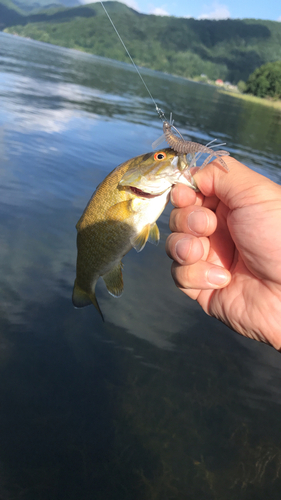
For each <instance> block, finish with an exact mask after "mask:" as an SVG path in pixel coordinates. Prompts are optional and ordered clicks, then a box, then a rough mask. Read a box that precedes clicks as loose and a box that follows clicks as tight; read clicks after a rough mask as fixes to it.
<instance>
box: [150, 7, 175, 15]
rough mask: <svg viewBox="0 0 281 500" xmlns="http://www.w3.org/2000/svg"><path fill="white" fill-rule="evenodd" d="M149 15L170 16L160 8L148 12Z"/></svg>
mask: <svg viewBox="0 0 281 500" xmlns="http://www.w3.org/2000/svg"><path fill="white" fill-rule="evenodd" d="M149 14H154V15H155V16H170V14H169V12H167V11H166V10H165V9H162V7H155V8H154V9H152V10H150V11H149Z"/></svg>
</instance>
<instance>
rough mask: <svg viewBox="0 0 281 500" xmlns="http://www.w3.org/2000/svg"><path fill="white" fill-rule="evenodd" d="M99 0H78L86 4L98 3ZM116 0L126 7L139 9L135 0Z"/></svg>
mask: <svg viewBox="0 0 281 500" xmlns="http://www.w3.org/2000/svg"><path fill="white" fill-rule="evenodd" d="M99 1H100V0H80V2H81V3H82V4H86V3H99ZM118 2H120V3H124V4H125V5H127V6H128V7H131V9H134V10H137V11H138V12H139V11H140V8H139V6H138V4H137V2H136V1H135V0H118ZM104 3H105V7H106V3H107V2H106V1H105V2H104Z"/></svg>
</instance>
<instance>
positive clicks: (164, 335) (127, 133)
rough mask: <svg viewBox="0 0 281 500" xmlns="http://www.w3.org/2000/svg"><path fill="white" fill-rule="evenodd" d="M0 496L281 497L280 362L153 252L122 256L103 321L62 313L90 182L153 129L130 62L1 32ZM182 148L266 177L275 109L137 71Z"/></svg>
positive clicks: (276, 143)
mask: <svg viewBox="0 0 281 500" xmlns="http://www.w3.org/2000/svg"><path fill="white" fill-rule="evenodd" d="M0 39H1V63H2V73H0V95H1V101H2V103H1V112H0V124H1V134H0V151H1V157H0V176H1V187H0V189H1V197H0V221H1V236H0V238H1V245H0V261H1V268H2V273H1V276H0V295H1V300H0V347H1V348H0V397H1V410H0V413H1V418H0V433H1V443H2V446H1V449H0V476H1V486H0V496H1V498H3V500H6V499H7V500H8V499H10V498H14V499H21V500H22V499H23V500H33V499H34V500H41V499H42V500H43V499H44V500H45V499H46V500H47V499H49V498H52V500H53V499H61V498H67V499H68V500H71V499H73V500H74V499H75V500H76V499H77V498H82V499H83V500H84V499H85V500H86V499H92V498H95V500H96V499H97V500H99V499H100V500H104V499H105V498H106V499H108V500H111V499H112V500H113V499H117V498H118V499H120V498H122V499H124V500H126V499H128V500H131V499H132V498H135V499H140V500H144V499H147V500H150V499H152V498H155V499H159V500H160V499H161V500H162V499H164V498H169V499H172V498H176V499H177V500H180V499H186V498H196V499H197V498H198V499H202V500H203V499H204V500H206V499H212V500H213V499H216V500H220V499H221V500H224V499H225V497H226V491H227V498H230V499H233V500H236V499H237V498H239V499H241V500H244V499H245V500H250V499H252V498H255V499H257V500H259V499H261V500H264V498H267V497H268V498H271V499H273V500H274V499H278V500H279V497H280V487H281V485H280V479H279V476H280V463H281V462H280V458H281V447H280V402H281V391H280V379H281V374H280V355H279V354H278V353H276V352H275V351H273V349H271V348H269V347H267V346H264V345H260V344H257V343H255V342H252V341H249V340H247V339H243V338H240V337H238V336H237V335H236V334H235V333H233V332H231V331H230V330H228V329H227V328H226V327H224V326H223V325H221V324H220V323H219V322H217V321H215V320H213V319H211V318H209V317H207V316H206V315H204V314H203V313H202V311H201V310H200V308H199V307H198V306H197V305H196V304H194V303H193V302H192V301H190V300H188V299H187V298H186V297H185V296H184V295H183V294H181V293H180V292H179V291H178V290H177V289H176V288H175V287H174V285H173V283H172V280H171V278H170V271H169V268H170V261H169V259H168V258H167V257H166V254H165V252H164V243H165V239H166V236H167V234H168V232H169V229H168V218H169V211H170V208H167V209H166V210H165V212H164V213H163V215H162V216H161V218H160V221H159V227H160V232H161V241H160V245H159V247H158V248H155V247H153V246H149V245H147V246H146V248H145V250H144V251H143V252H142V253H141V254H139V255H138V254H136V252H134V251H132V252H130V253H129V254H128V255H127V256H126V257H125V259H124V264H125V267H124V283H125V289H124V294H123V296H122V298H121V299H119V300H115V299H113V298H112V297H110V296H109V295H108V293H107V291H106V290H105V288H104V287H103V285H102V283H99V285H98V287H97V293H98V296H99V300H100V305H101V307H102V310H103V312H104V314H105V317H106V323H105V324H103V323H102V321H101V319H100V317H99V315H98V313H97V311H96V310H95V309H94V308H91V307H88V308H85V309H83V310H81V311H77V310H74V309H73V307H72V304H71V293H72V286H73V282H74V277H75V261H76V245H75V241H76V230H75V224H76V222H77V220H78V219H79V217H80V215H81V213H82V211H83V209H84V207H85V205H86V203H87V201H88V199H89V198H90V196H91V195H92V193H93V191H94V189H95V187H96V186H97V184H99V182H100V181H101V180H102V179H103V178H104V176H105V174H106V173H108V172H110V170H112V169H113V168H114V167H115V166H116V165H118V164H119V163H121V162H123V161H125V160H127V159H128V158H131V157H133V156H136V155H138V154H142V153H144V152H147V151H149V150H151V143H152V141H153V140H155V139H156V138H157V137H158V136H159V135H160V133H161V123H160V122H159V121H158V119H157V116H156V115H155V113H154V109H153V107H152V106H151V103H150V101H149V98H147V96H146V94H145V89H143V88H142V86H141V83H140V82H139V81H138V78H137V76H136V75H135V74H134V72H133V71H132V70H131V69H128V67H127V66H126V65H122V64H120V63H112V62H110V63H109V62H108V61H106V60H100V59H98V58H94V57H91V56H89V55H87V54H79V53H76V52H75V51H67V50H64V49H61V48H55V47H51V46H48V45H45V44H40V43H37V42H32V41H28V40H21V39H17V38H13V37H11V36H7V35H4V34H0ZM145 78H146V81H147V83H148V85H149V88H150V89H151V90H152V93H153V95H154V96H155V97H156V98H157V100H158V103H159V105H160V106H161V107H162V108H163V109H165V111H166V110H168V113H169V111H170V109H171V110H173V113H174V118H175V119H176V122H177V125H178V126H179V128H180V129H181V130H186V132H187V133H189V135H190V138H191V139H196V140H200V141H203V142H207V141H208V140H210V139H211V138H214V137H218V138H219V139H220V140H226V141H227V146H229V148H230V150H231V151H232V153H233V154H234V155H235V156H236V157H237V158H239V159H241V160H243V161H244V162H245V163H246V164H247V165H248V166H250V167H251V168H254V169H256V170H259V171H261V172H262V173H264V174H266V175H269V176H270V177H271V178H273V179H275V180H276V181H277V182H280V169H279V163H280V153H281V146H280V144H281V141H280V126H279V125H280V114H278V113H277V111H276V110H271V109H269V108H261V107H258V106H257V105H254V104H251V103H245V102H243V101H241V102H240V101H237V100H235V99H233V98H231V97H230V96H226V95H222V94H218V92H217V91H216V89H215V88H210V87H206V86H204V85H196V84H194V83H192V82H187V81H186V80H184V79H175V78H172V77H169V76H167V75H160V74H157V73H153V72H149V71H145Z"/></svg>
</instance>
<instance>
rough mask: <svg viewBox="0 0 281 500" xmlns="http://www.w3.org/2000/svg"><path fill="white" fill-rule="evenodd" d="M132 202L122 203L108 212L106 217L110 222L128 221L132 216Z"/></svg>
mask: <svg viewBox="0 0 281 500" xmlns="http://www.w3.org/2000/svg"><path fill="white" fill-rule="evenodd" d="M131 205H132V200H126V201H120V203H116V204H115V205H113V206H112V207H110V208H109V209H108V210H107V212H106V217H107V219H109V220H118V221H122V220H125V219H128V217H130V216H131V215H132V206H131Z"/></svg>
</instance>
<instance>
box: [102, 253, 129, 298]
mask: <svg viewBox="0 0 281 500" xmlns="http://www.w3.org/2000/svg"><path fill="white" fill-rule="evenodd" d="M122 267H123V266H122V262H121V261H120V262H119V264H117V266H115V267H114V268H113V269H112V270H111V271H109V273H106V274H104V275H103V280H104V282H105V284H106V288H107V290H108V292H109V293H110V295H113V297H120V295H122V293H123V286H124V285H123V276H122Z"/></svg>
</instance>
